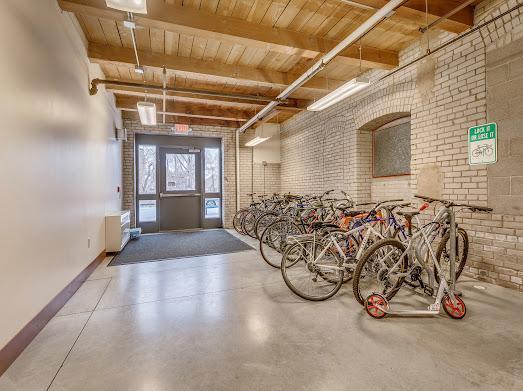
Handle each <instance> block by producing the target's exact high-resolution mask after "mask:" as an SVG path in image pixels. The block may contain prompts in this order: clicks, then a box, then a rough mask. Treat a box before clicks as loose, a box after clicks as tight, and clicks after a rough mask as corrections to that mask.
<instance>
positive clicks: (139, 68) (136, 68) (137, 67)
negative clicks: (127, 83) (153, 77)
mask: <svg viewBox="0 0 523 391" xmlns="http://www.w3.org/2000/svg"><path fill="white" fill-rule="evenodd" d="M134 72H135V73H138V74H139V75H143V74H144V73H145V70H144V69H143V66H141V65H135V66H134Z"/></svg>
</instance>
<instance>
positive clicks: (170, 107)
mask: <svg viewBox="0 0 523 391" xmlns="http://www.w3.org/2000/svg"><path fill="white" fill-rule="evenodd" d="M150 98H151V97H150V96H149V95H148V101H151V102H154V103H156V109H157V110H158V111H162V110H163V106H162V100H161V99H150ZM143 100H144V99H143V97H133V96H121V95H117V96H116V107H117V108H118V109H122V110H129V109H136V104H137V103H138V102H140V101H143ZM165 111H166V112H168V113H169V114H170V115H177V116H180V117H192V118H210V119H220V120H225V121H241V122H244V121H246V120H248V119H249V118H251V117H252V116H253V115H254V114H255V110H253V109H250V110H249V109H238V108H232V107H225V108H224V107H220V106H219V105H214V106H212V105H204V104H195V103H187V102H180V101H178V100H174V101H173V100H172V99H167V100H166V104H165Z"/></svg>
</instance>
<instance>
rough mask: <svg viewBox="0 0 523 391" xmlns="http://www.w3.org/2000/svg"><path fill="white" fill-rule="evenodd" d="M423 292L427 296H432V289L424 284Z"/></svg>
mask: <svg viewBox="0 0 523 391" xmlns="http://www.w3.org/2000/svg"><path fill="white" fill-rule="evenodd" d="M423 292H424V293H425V294H426V295H427V296H433V295H434V289H432V288H430V287H428V286H426V287H425V288H423Z"/></svg>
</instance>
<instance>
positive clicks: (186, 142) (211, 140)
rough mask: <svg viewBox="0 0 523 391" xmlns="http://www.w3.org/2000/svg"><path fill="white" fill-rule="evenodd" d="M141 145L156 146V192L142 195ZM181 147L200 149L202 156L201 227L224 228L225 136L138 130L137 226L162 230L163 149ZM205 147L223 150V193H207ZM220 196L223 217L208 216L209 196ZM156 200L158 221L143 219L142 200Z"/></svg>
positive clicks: (144, 230)
mask: <svg viewBox="0 0 523 391" xmlns="http://www.w3.org/2000/svg"><path fill="white" fill-rule="evenodd" d="M139 145H154V146H155V147H156V194H150V195H142V194H139V191H138V169H139V164H138V158H139V156H138V147H139ZM164 147H165V148H180V149H191V148H193V149H200V159H201V162H200V164H201V175H200V180H201V184H200V189H201V203H200V204H201V208H200V228H203V229H206V228H221V227H223V215H224V202H223V193H224V179H225V177H224V161H223V160H224V150H223V137H209V136H199V135H190V136H180V135H162V134H148V133H135V138H134V159H135V164H134V208H135V226H136V227H141V228H142V231H143V232H144V233H154V232H161V231H160V213H161V210H160V191H161V188H160V179H161V178H160V177H161V176H160V148H164ZM205 148H217V149H218V150H219V152H220V159H219V164H220V167H219V170H220V192H219V193H206V192H205ZM206 198H219V199H220V216H219V217H218V218H205V199H206ZM148 199H150V200H155V201H156V221H155V222H145V223H144V222H140V210H139V203H140V200H148Z"/></svg>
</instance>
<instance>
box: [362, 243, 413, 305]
mask: <svg viewBox="0 0 523 391" xmlns="http://www.w3.org/2000/svg"><path fill="white" fill-rule="evenodd" d="M385 246H394V247H396V248H397V249H399V250H400V251H401V253H403V252H404V251H405V249H406V247H405V245H404V244H403V243H402V242H400V241H399V240H397V239H390V238H389V239H381V240H379V241H377V242H376V243H374V244H372V245H371V246H370V247H369V248H368V249H367V250H366V251H365V252H364V253H363V255H362V257H361V259H360V260H359V261H358V264H357V265H356V269H355V270H354V275H353V277H352V278H353V280H352V292H353V293H354V298H355V299H356V301H357V302H358V303H360V304H361V305H363V306H364V305H365V299H366V298H367V296H368V295H365V297H363V295H362V293H361V289H360V282H361V280H362V271H363V270H364V267H365V266H367V263H368V262H369V261H372V259H371V257H372V256H373V255H374V253H375V252H376V251H378V250H379V249H380V248H381V247H385ZM407 268H408V257H407V256H403V259H402V264H401V268H400V270H399V271H400V272H402V273H404V272H405V271H406V270H407ZM363 277H365V276H363ZM404 279H405V278H404V277H400V278H398V280H397V282H396V283H395V284H394V287H393V288H392V289H391V290H390V291H389V292H388V293H387V294H386V295H385V294H384V293H383V292H372V293H378V294H380V295H382V296H383V297H385V298H386V299H387V301H390V299H392V298H393V297H394V295H395V294H396V293H397V292H398V290H399V289H400V288H401V285H402V284H403V280H404Z"/></svg>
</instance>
